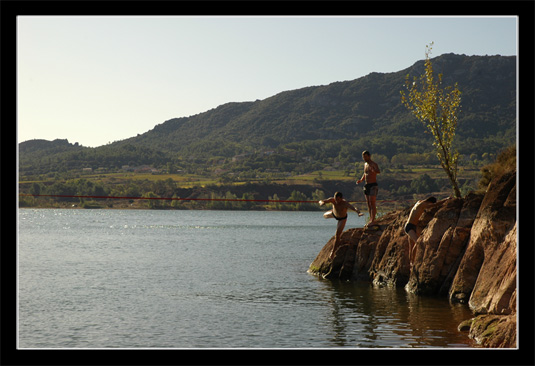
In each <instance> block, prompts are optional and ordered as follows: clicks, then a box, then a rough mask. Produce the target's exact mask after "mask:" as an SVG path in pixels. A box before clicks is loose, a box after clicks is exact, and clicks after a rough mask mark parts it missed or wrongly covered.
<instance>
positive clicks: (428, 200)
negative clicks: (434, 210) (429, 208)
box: [426, 197, 437, 203]
mask: <svg viewBox="0 0 535 366" xmlns="http://www.w3.org/2000/svg"><path fill="white" fill-rule="evenodd" d="M426 201H427V202H431V203H437V199H436V198H435V197H429V198H428V199H426Z"/></svg>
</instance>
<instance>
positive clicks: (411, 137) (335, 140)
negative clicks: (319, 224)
mask: <svg viewBox="0 0 535 366" xmlns="http://www.w3.org/2000/svg"><path fill="white" fill-rule="evenodd" d="M431 61H432V62H433V67H434V70H435V72H437V73H443V74H444V78H443V83H444V84H445V85H451V84H453V83H454V82H458V83H459V88H460V90H461V92H462V95H461V97H462V109H461V114H460V116H459V120H460V122H459V126H458V130H457V135H458V137H457V139H458V148H459V150H460V151H461V153H463V154H470V153H472V152H477V153H481V149H482V148H483V147H482V145H485V146H486V147H488V149H490V150H491V151H494V153H496V152H497V150H500V149H501V148H503V147H505V146H507V145H509V144H511V143H513V142H514V141H515V133H516V128H515V126H516V56H499V55H496V56H465V55H456V54H451V53H450V54H444V55H441V56H437V57H435V58H433V59H431ZM423 65H424V61H423V60H420V61H418V62H416V63H415V64H413V65H412V66H410V67H408V68H405V69H403V70H400V71H397V72H391V73H378V72H372V73H370V74H368V75H366V76H363V77H360V78H357V79H355V80H349V81H336V82H333V83H330V84H328V85H320V86H308V87H304V88H300V89H295V90H288V91H283V92H280V93H278V94H275V95H273V96H271V97H268V98H266V99H263V100H256V101H247V102H229V103H225V104H222V105H220V106H218V107H215V108H213V109H210V110H207V111H205V112H202V113H199V114H196V115H193V116H189V117H179V118H172V119H169V120H167V121H164V122H163V123H161V124H157V125H155V126H154V128H153V129H151V130H149V131H147V132H145V133H143V134H138V135H137V136H133V137H130V138H127V139H124V140H120V141H115V142H113V143H110V144H108V145H103V146H100V147H95V148H87V147H83V146H80V145H78V144H77V143H75V144H70V145H71V146H65V144H64V143H63V142H64V141H66V140H54V141H56V143H55V144H46V143H41V144H38V143H36V140H29V141H25V142H22V143H20V144H19V146H20V150H19V153H20V161H21V167H24V172H28V173H29V172H31V171H39V172H41V173H42V172H44V171H46V170H51V169H54V166H53V164H52V165H51V164H50V163H47V161H57V160H64V161H66V165H68V166H70V165H73V164H70V163H72V161H73V160H74V161H76V162H78V163H82V165H90V166H93V167H96V165H98V166H104V167H118V166H120V164H125V161H126V160H129V161H130V162H131V163H134V164H141V163H144V164H152V165H159V166H161V165H164V164H167V163H170V162H171V163H174V164H179V165H180V164H181V162H182V165H183V164H184V163H183V161H184V160H198V161H199V163H206V162H207V161H208V160H210V159H216V158H227V159H230V158H232V157H233V156H236V155H239V154H247V153H249V154H252V153H254V152H256V151H265V150H279V151H287V150H288V149H290V150H301V151H302V153H301V154H300V158H303V157H304V156H312V158H314V159H315V160H320V161H322V162H323V163H327V160H326V159H327V158H329V159H333V158H336V157H337V156H342V155H344V154H346V155H350V157H351V158H352V159H358V158H359V154H360V152H362V150H364V149H368V150H371V151H373V152H374V153H378V154H382V155H385V156H386V157H388V158H389V159H390V158H392V156H394V155H396V154H399V153H401V152H404V153H422V152H424V151H426V152H427V151H429V150H431V149H430V147H429V146H430V141H431V140H430V139H431V137H430V136H428V135H425V134H424V127H423V126H422V125H421V124H420V123H419V122H418V121H416V120H415V119H414V118H413V117H412V116H411V115H410V113H409V112H408V111H407V110H406V109H405V107H404V106H402V104H401V102H400V94H399V92H400V91H401V90H402V89H403V87H404V82H405V77H406V76H407V75H409V77H411V78H412V77H413V76H416V75H419V74H420V73H421V72H422V71H423ZM31 141H33V143H32V142H31ZM45 141H46V140H45ZM60 142H61V145H62V148H59V145H58V144H60ZM29 145H33V147H32V148H29V147H28V146H29ZM37 145H40V146H41V147H42V148H41V149H39V148H37V147H36V146H37ZM296 145H301V146H299V147H298V146H296ZM347 145H349V147H347ZM344 146H346V147H345V148H344ZM476 147H477V148H479V149H480V151H476V150H475V149H476ZM322 149H324V150H326V152H325V153H319V152H317V150H322ZM344 149H345V150H344ZM314 150H316V152H314ZM134 151H135V152H137V153H138V155H139V154H141V155H143V154H144V155H145V156H146V158H140V157H139V156H138V157H136V156H135V155H136V154H132V152H134ZM104 156H107V158H104ZM150 156H152V158H151V157H150ZM114 157H115V158H114ZM46 158H48V160H46ZM32 159H33V160H39V164H40V166H41V168H38V167H37V166H36V165H37V163H32V162H31V160H32ZM43 159H45V160H43ZM114 159H115V160H116V161H113V160H114ZM69 162H70V163H69ZM126 164H127V163H126ZM76 165H80V164H76Z"/></svg>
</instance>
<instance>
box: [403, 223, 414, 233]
mask: <svg viewBox="0 0 535 366" xmlns="http://www.w3.org/2000/svg"><path fill="white" fill-rule="evenodd" d="M411 230H414V232H416V225H414V224H411V223H408V224H407V225H405V232H406V233H407V234H408V233H409V231H411Z"/></svg>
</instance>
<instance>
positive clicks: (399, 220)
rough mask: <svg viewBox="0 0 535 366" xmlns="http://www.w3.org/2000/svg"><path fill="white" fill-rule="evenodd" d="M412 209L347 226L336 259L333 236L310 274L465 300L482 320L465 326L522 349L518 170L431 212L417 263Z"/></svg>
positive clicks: (482, 339)
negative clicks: (410, 232)
mask: <svg viewBox="0 0 535 366" xmlns="http://www.w3.org/2000/svg"><path fill="white" fill-rule="evenodd" d="M409 212H410V208H406V209H404V210H398V211H394V212H390V213H388V214H386V215H384V216H382V217H381V218H380V219H379V220H378V223H379V229H378V230H370V229H363V228H356V229H349V230H347V231H346V232H344V233H343V235H342V238H341V244H342V245H341V246H340V248H339V249H338V251H337V252H336V253H335V256H334V258H333V259H332V260H331V259H329V253H330V251H331V250H332V246H333V245H334V237H333V238H332V239H331V240H330V241H329V242H328V243H327V244H326V245H325V247H324V248H323V249H322V250H321V251H320V253H319V254H318V256H317V257H316V259H315V260H314V261H313V262H312V263H311V265H310V267H309V272H310V273H313V274H316V275H319V276H322V277H324V278H328V279H340V280H349V281H367V282H370V283H372V284H374V285H376V286H397V287H404V288H405V290H406V291H408V292H411V293H415V294H426V295H437V296H443V297H445V298H447V299H449V300H450V301H451V302H460V303H466V304H468V306H469V307H470V309H471V310H472V311H473V313H474V315H475V317H474V318H473V319H470V321H469V322H468V323H465V324H463V325H462V326H461V327H460V329H463V330H465V329H466V330H469V336H470V337H471V338H473V339H475V340H476V341H478V343H481V344H482V345H484V346H487V347H516V291H517V288H516V278H517V277H516V258H517V224H516V222H517V218H516V171H509V172H506V173H504V174H502V175H501V176H499V177H496V178H495V179H494V180H493V181H492V182H491V183H490V184H489V187H488V188H487V191H486V192H485V193H484V194H483V193H482V194H476V193H470V194H469V195H467V196H466V197H465V198H463V199H457V198H448V199H445V200H442V201H439V202H437V204H435V205H434V207H433V208H431V209H429V210H427V211H426V212H425V213H424V214H423V215H422V217H421V218H420V222H419V223H418V228H417V229H418V231H419V232H420V233H421V234H420V237H419V238H418V241H417V243H416V245H417V247H418V250H417V252H416V258H415V263H414V265H413V267H412V268H410V265H409V261H408V257H409V256H408V251H409V241H408V236H407V235H406V234H405V232H404V230H403V228H404V225H405V223H406V220H407V218H408V214H409ZM467 328H468V329H467Z"/></svg>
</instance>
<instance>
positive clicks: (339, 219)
mask: <svg viewBox="0 0 535 366" xmlns="http://www.w3.org/2000/svg"><path fill="white" fill-rule="evenodd" d="M333 217H334V218H335V219H336V220H338V221H342V220H345V219H347V215H345V216H344V217H336V216H335V215H334V212H333Z"/></svg>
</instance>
